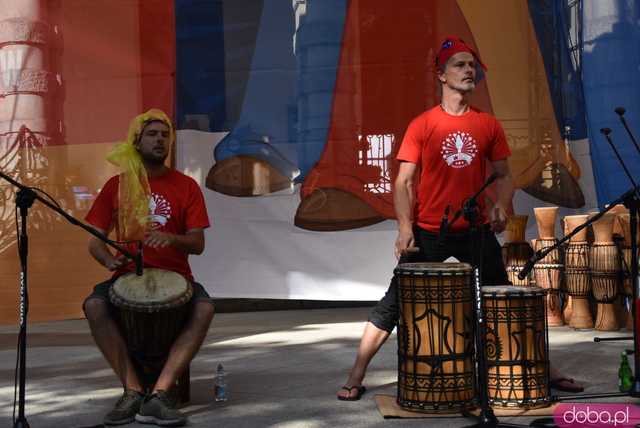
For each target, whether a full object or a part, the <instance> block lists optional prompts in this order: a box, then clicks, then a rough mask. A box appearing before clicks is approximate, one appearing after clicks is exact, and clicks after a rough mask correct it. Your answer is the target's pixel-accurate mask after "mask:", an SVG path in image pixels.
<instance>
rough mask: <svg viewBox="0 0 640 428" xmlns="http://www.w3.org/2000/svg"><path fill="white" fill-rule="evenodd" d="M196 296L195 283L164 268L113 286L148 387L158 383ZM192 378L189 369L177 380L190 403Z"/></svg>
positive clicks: (125, 332)
mask: <svg viewBox="0 0 640 428" xmlns="http://www.w3.org/2000/svg"><path fill="white" fill-rule="evenodd" d="M192 295H193V289H192V287H191V284H190V283H189V282H188V281H187V280H186V279H185V278H184V277H183V276H182V275H179V274H177V273H175V272H170V271H166V270H162V269H145V270H144V273H143V275H142V276H138V275H136V274H134V273H128V274H125V275H122V276H121V277H119V278H118V279H117V280H116V281H115V283H114V284H113V286H112V287H111V289H110V291H109V298H110V299H111V302H112V303H113V304H114V306H115V307H116V308H117V309H118V311H117V316H116V320H117V322H118V324H119V327H120V329H121V331H122V335H123V337H124V339H125V342H126V343H127V348H128V350H129V354H130V355H131V359H132V361H133V363H134V365H135V366H136V369H137V371H138V374H139V375H140V378H141V379H140V381H141V382H142V383H143V386H144V387H145V388H150V387H153V385H154V384H155V382H156V380H157V378H158V375H159V374H160V371H161V370H162V367H163V366H164V363H165V362H166V359H167V356H168V354H169V350H170V348H171V345H172V344H173V342H174V341H175V339H176V338H177V337H178V334H179V333H180V332H181V331H182V329H183V327H184V325H185V322H186V320H187V317H188V309H189V305H187V303H188V302H189V301H190V300H191V296H192ZM188 379H189V372H188V370H187V371H186V372H185V373H184V374H183V376H182V377H181V378H180V379H178V381H177V385H176V387H177V388H176V389H177V391H176V393H177V395H178V396H179V397H181V400H182V401H188V400H189V382H188Z"/></svg>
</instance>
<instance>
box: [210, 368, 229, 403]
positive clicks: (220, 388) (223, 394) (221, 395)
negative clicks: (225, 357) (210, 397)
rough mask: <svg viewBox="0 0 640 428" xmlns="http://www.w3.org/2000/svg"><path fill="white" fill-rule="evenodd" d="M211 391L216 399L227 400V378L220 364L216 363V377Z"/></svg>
mask: <svg viewBox="0 0 640 428" xmlns="http://www.w3.org/2000/svg"><path fill="white" fill-rule="evenodd" d="M213 392H214V395H215V398H216V401H227V400H228V399H229V397H228V395H227V378H226V375H225V373H224V367H222V364H218V369H217V370H216V378H215V380H214V382H213Z"/></svg>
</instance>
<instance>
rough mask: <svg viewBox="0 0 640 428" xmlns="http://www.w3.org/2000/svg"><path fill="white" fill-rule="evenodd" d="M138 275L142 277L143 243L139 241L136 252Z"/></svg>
mask: <svg viewBox="0 0 640 428" xmlns="http://www.w3.org/2000/svg"><path fill="white" fill-rule="evenodd" d="M135 263H136V275H138V276H142V241H138V249H137V251H136V258H135Z"/></svg>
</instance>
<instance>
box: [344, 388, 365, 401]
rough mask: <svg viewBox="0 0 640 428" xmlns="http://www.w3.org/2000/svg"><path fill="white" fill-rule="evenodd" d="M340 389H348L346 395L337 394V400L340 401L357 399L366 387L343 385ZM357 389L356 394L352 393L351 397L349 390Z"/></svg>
mask: <svg viewBox="0 0 640 428" xmlns="http://www.w3.org/2000/svg"><path fill="white" fill-rule="evenodd" d="M340 389H341V390H343V389H344V390H345V391H349V395H348V396H346V397H341V396H339V395H338V400H341V401H358V400H359V399H360V398H362V394H364V393H365V391H366V390H367V388H365V387H364V386H363V385H360V386H347V385H345V386H343V387H342V388H340ZM354 389H355V390H356V391H358V393H357V394H356V395H354V396H353V397H352V396H351V391H353V390H354Z"/></svg>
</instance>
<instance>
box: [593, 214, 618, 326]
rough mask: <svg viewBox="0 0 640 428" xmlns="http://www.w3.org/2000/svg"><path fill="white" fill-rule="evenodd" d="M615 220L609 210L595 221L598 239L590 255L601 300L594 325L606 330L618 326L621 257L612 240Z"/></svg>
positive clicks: (594, 229)
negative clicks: (617, 308)
mask: <svg viewBox="0 0 640 428" xmlns="http://www.w3.org/2000/svg"><path fill="white" fill-rule="evenodd" d="M614 220H615V215H614V214H610V213H606V214H605V215H603V216H602V217H601V218H600V219H599V220H598V221H596V222H595V223H593V233H594V236H595V241H594V242H593V245H592V246H591V252H590V256H589V263H590V265H591V283H592V287H593V297H594V298H595V300H596V302H598V310H597V314H596V323H595V328H596V330H603V331H615V330H618V328H619V325H618V321H617V317H616V310H615V301H616V298H617V296H618V289H619V282H620V281H619V279H620V259H619V255H618V247H617V246H616V244H615V243H614V242H613V222H614Z"/></svg>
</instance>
